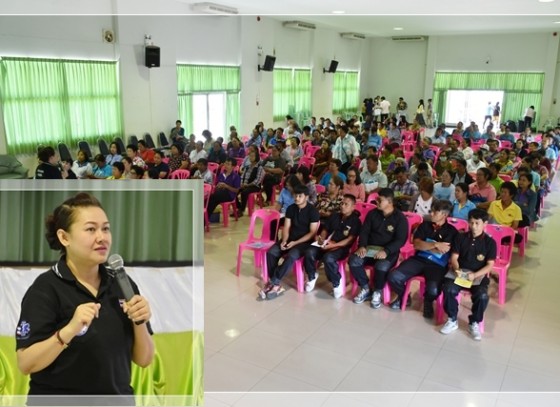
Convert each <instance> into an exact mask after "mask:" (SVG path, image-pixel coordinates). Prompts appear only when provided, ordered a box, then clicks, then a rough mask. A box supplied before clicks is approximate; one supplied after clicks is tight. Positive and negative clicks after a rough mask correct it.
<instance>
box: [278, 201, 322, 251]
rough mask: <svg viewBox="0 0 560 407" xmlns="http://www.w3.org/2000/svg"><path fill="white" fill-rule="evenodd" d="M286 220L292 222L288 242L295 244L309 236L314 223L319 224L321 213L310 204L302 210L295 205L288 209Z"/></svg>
mask: <svg viewBox="0 0 560 407" xmlns="http://www.w3.org/2000/svg"><path fill="white" fill-rule="evenodd" d="M286 219H290V222H291V223H290V234H289V236H288V242H293V241H294V240H298V239H300V238H302V237H303V236H305V235H306V234H308V233H309V226H310V225H311V224H312V223H317V222H319V211H318V210H317V209H316V208H315V207H314V206H313V205H311V204H310V203H309V202H307V205H306V206H305V207H304V208H301V209H300V208H299V207H298V206H297V205H296V204H295V203H293V204H291V205H290V206H288V209H286Z"/></svg>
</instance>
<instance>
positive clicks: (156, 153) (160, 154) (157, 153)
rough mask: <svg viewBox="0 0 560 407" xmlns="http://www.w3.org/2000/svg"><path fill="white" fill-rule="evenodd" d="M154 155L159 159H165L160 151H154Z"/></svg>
mask: <svg viewBox="0 0 560 407" xmlns="http://www.w3.org/2000/svg"><path fill="white" fill-rule="evenodd" d="M154 155H159V156H160V157H161V158H165V154H164V153H163V151H161V150H156V151H154Z"/></svg>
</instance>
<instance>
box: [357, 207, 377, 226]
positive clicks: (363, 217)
mask: <svg viewBox="0 0 560 407" xmlns="http://www.w3.org/2000/svg"><path fill="white" fill-rule="evenodd" d="M375 208H377V206H376V205H374V204H371V203H367V202H356V206H355V209H356V210H357V211H358V212H360V222H362V223H364V221H365V220H366V216H367V214H368V213H369V211H371V210H373V209H375Z"/></svg>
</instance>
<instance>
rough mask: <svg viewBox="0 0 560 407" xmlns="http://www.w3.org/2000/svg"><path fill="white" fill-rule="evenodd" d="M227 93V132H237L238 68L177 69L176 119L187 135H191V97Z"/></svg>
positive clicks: (238, 114) (239, 82) (183, 65)
mask: <svg viewBox="0 0 560 407" xmlns="http://www.w3.org/2000/svg"><path fill="white" fill-rule="evenodd" d="M211 92H226V94H227V96H226V128H225V129H224V134H229V126H231V125H234V126H236V127H237V128H239V124H240V99H239V94H240V92H241V75H240V71H239V67H238V66H213V65H186V64H178V65H177V95H178V104H177V106H178V115H179V119H180V120H181V121H182V122H183V127H184V128H185V131H186V132H187V133H192V132H193V110H192V95H193V94H194V93H211Z"/></svg>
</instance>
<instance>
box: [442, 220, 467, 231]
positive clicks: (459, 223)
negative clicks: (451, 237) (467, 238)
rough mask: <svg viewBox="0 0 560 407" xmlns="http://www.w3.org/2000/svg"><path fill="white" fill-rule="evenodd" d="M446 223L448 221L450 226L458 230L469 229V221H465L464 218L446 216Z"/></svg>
mask: <svg viewBox="0 0 560 407" xmlns="http://www.w3.org/2000/svg"><path fill="white" fill-rule="evenodd" d="M447 223H449V224H450V225H451V226H453V227H455V229H457V231H458V232H468V231H469V222H467V221H466V220H465V219H459V218H452V217H448V218H447Z"/></svg>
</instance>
